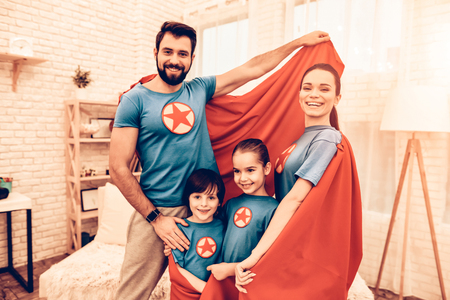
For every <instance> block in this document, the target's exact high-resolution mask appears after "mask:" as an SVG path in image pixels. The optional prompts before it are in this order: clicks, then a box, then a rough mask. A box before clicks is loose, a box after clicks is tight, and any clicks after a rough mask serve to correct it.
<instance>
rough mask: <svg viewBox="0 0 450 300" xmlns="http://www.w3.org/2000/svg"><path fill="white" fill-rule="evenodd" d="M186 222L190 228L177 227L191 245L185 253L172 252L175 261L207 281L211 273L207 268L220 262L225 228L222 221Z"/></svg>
mask: <svg viewBox="0 0 450 300" xmlns="http://www.w3.org/2000/svg"><path fill="white" fill-rule="evenodd" d="M185 221H186V222H187V223H188V224H189V226H188V227H184V226H183V225H181V224H177V226H178V228H180V230H181V231H182V232H183V233H184V235H185V236H186V237H187V238H188V239H189V241H190V242H191V244H190V246H189V249H188V250H187V251H184V252H181V251H180V250H178V249H175V250H172V254H173V258H174V261H175V262H176V263H178V264H179V265H180V267H182V268H184V269H186V270H187V271H189V272H191V273H192V274H194V275H195V276H197V277H198V278H200V279H201V280H203V281H207V280H208V278H209V276H210V275H211V272H210V271H207V270H206V267H207V266H209V265H213V264H216V263H218V262H219V259H220V250H221V249H222V242H223V234H224V229H225V227H224V225H223V223H222V221H221V220H220V219H214V220H212V221H211V222H209V223H194V222H191V221H189V220H187V219H185Z"/></svg>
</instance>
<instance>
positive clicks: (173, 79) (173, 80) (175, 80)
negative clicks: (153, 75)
mask: <svg viewBox="0 0 450 300" xmlns="http://www.w3.org/2000/svg"><path fill="white" fill-rule="evenodd" d="M191 65H192V64H191ZM156 68H157V69H158V74H159V77H161V79H162V80H163V81H164V82H165V83H167V84H168V85H173V86H175V85H179V84H180V83H182V82H183V80H184V79H185V78H186V75H187V73H189V70H190V69H191V66H189V69H188V70H187V71H186V72H185V71H184V66H183V65H173V64H171V63H165V64H164V65H163V69H160V68H159V63H158V57H156ZM166 68H176V69H178V70H181V74H180V75H178V76H177V75H172V76H169V75H167V72H166Z"/></svg>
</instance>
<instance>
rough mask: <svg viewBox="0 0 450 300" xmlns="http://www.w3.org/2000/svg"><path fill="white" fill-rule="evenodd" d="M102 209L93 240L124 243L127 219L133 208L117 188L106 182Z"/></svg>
mask: <svg viewBox="0 0 450 300" xmlns="http://www.w3.org/2000/svg"><path fill="white" fill-rule="evenodd" d="M104 195H105V196H104V201H103V210H102V212H101V214H102V215H101V218H99V225H98V230H97V235H96V236H95V240H96V241H97V242H102V243H106V244H117V245H125V244H126V243H127V228H128V221H129V220H130V217H131V214H132V213H133V212H134V208H133V207H132V206H131V205H130V203H128V201H127V199H125V197H124V196H123V195H122V193H121V192H120V191H119V189H118V188H117V187H116V186H115V185H113V184H111V183H109V182H108V183H106V185H105V193H104Z"/></svg>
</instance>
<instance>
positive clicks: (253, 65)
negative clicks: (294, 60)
mask: <svg viewBox="0 0 450 300" xmlns="http://www.w3.org/2000/svg"><path fill="white" fill-rule="evenodd" d="M329 40H330V37H329V36H328V33H326V32H323V31H314V32H311V33H308V34H306V35H304V36H302V37H300V38H298V39H296V40H293V41H292V42H289V43H287V44H285V45H283V46H281V47H279V48H277V49H275V50H272V51H269V52H266V53H264V54H261V55H258V56H255V57H254V58H252V59H251V60H249V61H248V62H246V63H245V64H243V65H241V66H239V67H237V68H234V69H233V70H231V71H228V72H227V73H225V74H222V75H218V76H216V91H215V93H214V95H213V98H214V97H219V96H222V95H226V94H228V93H230V92H232V91H234V90H235V89H237V88H239V87H240V86H242V85H244V84H246V83H247V82H249V81H251V80H254V79H257V78H259V77H261V76H263V75H264V74H266V73H268V72H270V71H271V70H273V69H274V68H275V67H276V66H277V65H278V64H279V63H280V62H281V61H282V60H283V59H285V58H286V57H288V56H289V54H291V53H292V52H293V51H294V50H296V49H298V48H300V47H303V46H314V45H316V44H319V43H322V42H326V41H329Z"/></svg>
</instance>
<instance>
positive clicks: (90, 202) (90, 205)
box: [81, 189, 98, 211]
mask: <svg viewBox="0 0 450 300" xmlns="http://www.w3.org/2000/svg"><path fill="white" fill-rule="evenodd" d="M94 209H98V192H97V189H86V190H81V210H82V211H89V210H94Z"/></svg>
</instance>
